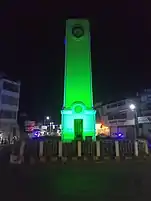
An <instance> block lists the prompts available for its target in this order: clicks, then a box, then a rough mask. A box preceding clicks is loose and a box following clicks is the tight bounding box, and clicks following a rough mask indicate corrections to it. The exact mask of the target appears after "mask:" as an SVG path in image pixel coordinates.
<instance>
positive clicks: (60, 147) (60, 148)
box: [58, 141, 62, 158]
mask: <svg viewBox="0 0 151 201" xmlns="http://www.w3.org/2000/svg"><path fill="white" fill-rule="evenodd" d="M58 155H59V157H60V158H61V157H62V142H61V141H59V151H58Z"/></svg>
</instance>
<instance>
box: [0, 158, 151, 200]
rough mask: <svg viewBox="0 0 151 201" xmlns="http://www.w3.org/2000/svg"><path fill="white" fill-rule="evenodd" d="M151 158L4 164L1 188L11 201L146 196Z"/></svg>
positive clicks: (148, 193) (150, 184)
mask: <svg viewBox="0 0 151 201" xmlns="http://www.w3.org/2000/svg"><path fill="white" fill-rule="evenodd" d="M150 170H151V162H147V161H143V162H134V161H127V162H106V163H104V164H103V163H98V164H94V163H88V162H85V163H83V162H82V163H81V162H73V163H70V164H54V163H53V164H49V165H36V166H25V165H22V166H10V165H7V166H5V168H4V166H3V167H2V168H1V173H2V174H1V182H0V183H1V186H0V191H1V192H2V193H3V195H5V200H9V199H10V198H11V201H13V200H14V201H19V200H22V201H24V200H25V201H27V200H28V201H30V200H31V201H33V200H34V201H35V200H36V201H47V200H49V201H50V200H55V201H62V200H65V201H68V200H70V201H74V200H76V201H77V200H78V201H80V200H82V201H83V200H87V201H89V200H91V201H92V200H95V201H97V200H102V201H108V200H109V201H111V200H116V201H118V200H120V201H123V200H125V201H127V200H129V201H135V200H137V201H138V200H147V199H148V198H149V196H150V186H151V174H150Z"/></svg>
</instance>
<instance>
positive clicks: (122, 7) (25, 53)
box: [0, 1, 151, 122]
mask: <svg viewBox="0 0 151 201" xmlns="http://www.w3.org/2000/svg"><path fill="white" fill-rule="evenodd" d="M18 2H19V1H18ZM23 2H24V1H20V3H17V1H11V3H8V2H7V3H3V4H2V6H1V8H0V27H1V28H0V71H2V72H5V73H6V74H7V75H8V76H9V77H10V78H11V79H14V80H20V81H21V98H20V111H21V112H26V113H27V114H28V116H29V119H36V120H40V119H43V116H45V115H51V116H52V119H53V120H55V121H56V122H59V120H60V109H61V107H62V103H63V97H62V95H63V76H64V75H63V73H64V56H65V52H64V35H65V20H66V19H68V18H71V17H79V18H81V17H82V18H83V17H85V18H88V19H89V20H90V23H91V42H92V71H93V91H94V103H95V102H97V101H106V100H112V99H116V98H117V97H118V98H120V97H125V96H127V95H128V96H129V95H132V94H133V93H134V92H135V91H139V90H140V89H141V88H143V87H151V16H150V13H149V9H147V7H148V6H147V5H146V6H144V5H140V4H136V3H135V4H134V3H132V2H131V1H130V3H129V4H128V3H127V4H118V6H117V5H116V4H110V5H105V4H104V5H103V4H101V5H100V7H99V9H98V10H97V11H95V10H94V9H92V10H90V11H91V15H90V14H88V13H89V12H88V9H87V10H86V9H84V7H82V6H81V8H78V6H77V8H78V9H77V10H76V8H75V9H73V6H71V7H72V9H71V10H70V8H69V7H68V6H65V5H64V6H63V5H60V6H59V8H58V6H57V5H54V4H53V5H50V4H47V3H46V2H45V3H40V2H39V1H30V2H28V1H26V3H23ZM38 2H39V3H38ZM64 7H65V9H64ZM87 7H88V6H87ZM69 10H70V11H69ZM85 10H86V11H85ZM93 13H95V15H92V14H93Z"/></svg>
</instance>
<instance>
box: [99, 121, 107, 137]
mask: <svg viewBox="0 0 151 201" xmlns="http://www.w3.org/2000/svg"><path fill="white" fill-rule="evenodd" d="M101 134H102V135H106V136H109V135H110V129H109V127H108V126H105V125H103V124H101V123H100V124H96V135H101Z"/></svg>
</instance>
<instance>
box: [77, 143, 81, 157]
mask: <svg viewBox="0 0 151 201" xmlns="http://www.w3.org/2000/svg"><path fill="white" fill-rule="evenodd" d="M78 157H81V141H78Z"/></svg>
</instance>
